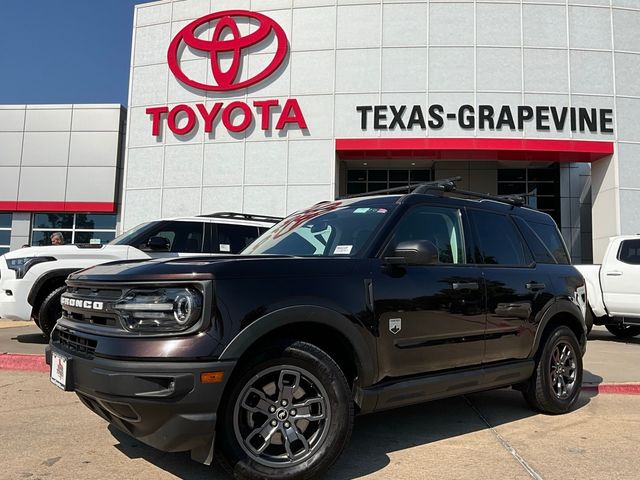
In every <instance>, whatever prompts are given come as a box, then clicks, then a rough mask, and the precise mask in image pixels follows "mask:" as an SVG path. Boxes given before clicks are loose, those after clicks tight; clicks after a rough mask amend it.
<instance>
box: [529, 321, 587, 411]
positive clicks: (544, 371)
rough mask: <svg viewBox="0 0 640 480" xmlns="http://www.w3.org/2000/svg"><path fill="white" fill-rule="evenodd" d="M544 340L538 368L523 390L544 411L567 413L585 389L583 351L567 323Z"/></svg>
mask: <svg viewBox="0 0 640 480" xmlns="http://www.w3.org/2000/svg"><path fill="white" fill-rule="evenodd" d="M542 341H543V342H544V343H543V344H541V345H540V350H539V352H538V354H537V355H536V366H535V370H534V372H533V375H532V376H531V379H530V380H529V382H528V383H527V384H526V386H525V388H524V390H523V392H522V393H523V395H524V397H525V399H526V400H527V403H529V405H531V407H533V408H535V409H536V410H539V411H540V412H543V413H549V414H560V413H566V412H568V411H569V410H571V409H572V408H573V407H574V406H575V404H576V402H577V401H578V397H579V395H580V390H581V389H582V351H581V349H580V345H579V344H578V340H577V338H576V336H575V334H574V333H573V331H572V330H571V329H570V328H569V327H566V326H559V327H556V328H555V329H554V330H553V331H551V332H550V333H549V334H548V335H547V336H546V338H545V339H543V340H542Z"/></svg>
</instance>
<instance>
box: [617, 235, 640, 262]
mask: <svg viewBox="0 0 640 480" xmlns="http://www.w3.org/2000/svg"><path fill="white" fill-rule="evenodd" d="M618 260H620V261H621V262H624V263H629V264H631V265H640V239H638V240H625V241H623V242H622V244H621V245H620V252H618Z"/></svg>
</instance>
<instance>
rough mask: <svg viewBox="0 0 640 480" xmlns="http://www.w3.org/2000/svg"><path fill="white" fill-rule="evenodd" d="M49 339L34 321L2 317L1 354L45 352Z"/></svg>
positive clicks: (0, 324) (0, 328)
mask: <svg viewBox="0 0 640 480" xmlns="http://www.w3.org/2000/svg"><path fill="white" fill-rule="evenodd" d="M46 344H47V341H46V339H45V338H44V335H42V332H41V331H40V329H39V328H38V327H36V326H35V324H34V323H33V322H15V321H13V320H6V319H0V354H1V353H26V354H43V355H44V347H45V346H46Z"/></svg>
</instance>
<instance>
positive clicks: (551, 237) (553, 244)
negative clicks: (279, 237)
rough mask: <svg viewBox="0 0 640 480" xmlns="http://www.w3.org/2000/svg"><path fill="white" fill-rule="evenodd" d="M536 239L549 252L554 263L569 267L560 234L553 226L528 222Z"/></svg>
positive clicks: (567, 254) (567, 256)
mask: <svg viewBox="0 0 640 480" xmlns="http://www.w3.org/2000/svg"><path fill="white" fill-rule="evenodd" d="M528 223H529V225H530V226H531V228H532V229H533V231H534V232H535V233H536V235H537V236H538V238H539V239H540V240H541V241H542V243H544V245H545V247H547V249H548V250H549V252H551V254H552V255H553V258H555V260H556V262H558V263H560V264H562V265H569V264H570V263H571V260H570V258H569V253H568V252H567V247H566V246H565V244H564V240H562V237H561V236H560V232H559V231H558V228H557V227H556V226H555V225H549V224H547V223H537V222H528Z"/></svg>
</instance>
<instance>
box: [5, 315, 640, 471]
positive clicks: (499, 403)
mask: <svg viewBox="0 0 640 480" xmlns="http://www.w3.org/2000/svg"><path fill="white" fill-rule="evenodd" d="M5 323H6V321H2V320H0V324H5ZM2 327H3V326H2V325H0V353H1V352H10V353H23V354H40V353H41V352H42V351H43V348H44V340H42V339H41V337H40V339H39V338H38V337H39V336H38V334H37V329H36V328H35V327H33V326H26V327H24V326H21V327H18V326H9V327H4V328H2ZM587 351H588V353H587V356H586V357H585V370H586V371H585V382H586V383H587V384H591V385H612V384H625V385H633V384H636V385H637V384H638V383H640V370H639V369H638V368H637V365H638V362H639V361H640V340H639V339H632V340H627V341H619V340H617V339H616V338H615V337H613V336H611V335H609V333H608V332H607V331H606V330H604V329H600V328H596V330H594V332H592V334H591V336H590V341H589V345H588V350H587ZM1 356H2V355H0V357H1ZM32 358H33V357H32ZM36 358H37V357H36ZM629 391H632V390H629ZM0 445H1V450H0V452H1V453H0V465H2V467H1V468H0V479H7V480H8V479H11V480H13V479H31V480H36V479H53V480H57V479H77V478H84V479H175V478H185V479H205V478H207V479H213V480H217V479H220V480H223V479H228V478H229V477H228V476H227V475H226V474H225V473H224V472H223V471H222V470H221V469H220V467H219V466H216V465H214V466H212V467H206V466H203V465H200V464H197V463H195V462H192V461H191V460H190V459H189V455H188V454H187V453H179V454H167V453H163V452H159V451H157V450H155V449H153V448H150V447H147V446H145V445H143V444H141V443H140V442H137V441H136V440H134V439H132V438H130V437H128V436H127V435H125V434H122V433H120V432H118V431H117V430H115V429H113V428H111V427H109V426H108V424H107V423H106V422H105V421H103V420H102V419H100V418H99V417H97V416H96V415H95V414H93V413H92V412H90V411H89V410H88V409H87V408H86V407H84V406H83V405H82V404H80V402H79V400H78V399H77V397H76V396H75V395H74V394H73V393H68V392H67V393H65V392H62V391H61V390H59V389H58V388H57V387H55V386H53V385H52V384H51V383H50V382H49V379H48V375H47V373H45V372H31V371H15V370H8V369H1V368H0ZM638 445H640V395H622V394H604V393H599V391H598V390H587V391H585V392H583V394H582V395H581V397H580V402H579V404H578V408H577V409H576V410H575V411H573V412H571V413H569V414H567V415H561V416H548V415H542V414H538V413H535V412H533V411H532V410H531V409H530V408H529V407H528V406H527V405H526V404H525V402H524V400H523V399H522V396H521V395H520V393H518V392H516V391H513V390H510V389H501V390H494V391H491V392H484V393H479V394H473V395H467V396H461V397H455V398H451V399H447V400H442V401H437V402H431V403H427V404H422V405H417V406H413V407H408V408H403V409H397V410H392V411H387V412H380V413H376V414H373V415H367V416H363V417H358V418H357V419H356V424H355V429H354V433H353V436H352V439H351V443H350V445H349V447H348V448H347V450H346V451H345V452H344V454H343V455H342V457H341V458H340V460H339V461H338V462H337V464H336V465H335V466H334V467H333V469H332V470H331V471H330V472H329V473H328V474H327V475H326V478H327V479H339V480H342V479H351V478H367V479H378V478H380V479H382V478H384V479H395V478H403V479H431V478H434V479H473V480H478V479H492V480H494V479H531V478H533V479H562V480H566V479H637V478H640V474H639V473H638V472H640V458H639V457H640V456H639V455H638V453H639V452H640V450H639V449H638Z"/></svg>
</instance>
